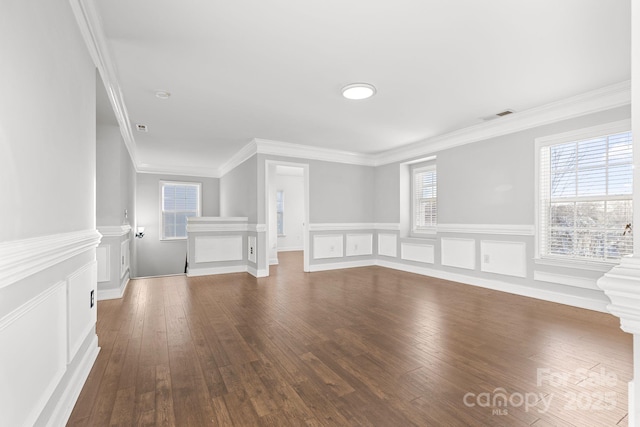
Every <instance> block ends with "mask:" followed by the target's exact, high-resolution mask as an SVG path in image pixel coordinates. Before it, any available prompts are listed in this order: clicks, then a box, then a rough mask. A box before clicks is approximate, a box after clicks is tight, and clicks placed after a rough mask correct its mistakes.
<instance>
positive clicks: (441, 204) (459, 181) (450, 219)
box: [374, 107, 631, 224]
mask: <svg viewBox="0 0 640 427" xmlns="http://www.w3.org/2000/svg"><path fill="white" fill-rule="evenodd" d="M630 115H631V113H630V108H629V107H620V108H616V109H613V110H608V111H604V112H600V113H596V114H591V115H587V116H583V117H578V118H575V119H571V120H565V121H562V122H557V123H553V124H549V125H546V126H540V127H537V128H533V129H528V130H526V131H522V132H517V133H513V134H510V135H505V136H501V137H497V138H492V139H488V140H485V141H479V142H476V143H472V144H467V145H463V146H460V147H455V148H451V149H448V150H444V151H441V152H436V153H431V154H435V155H437V160H436V165H437V170H438V223H440V224H533V223H534V202H535V194H534V191H535V186H534V184H535V182H534V181H535V171H534V168H535V153H534V145H535V141H534V140H535V138H538V137H542V136H546V135H553V134H556V133H561V132H567V131H570V130H575V129H580V128H585V127H589V126H595V125H598V124H602V123H608V122H613V121H616V120H623V119H628V118H629V117H630ZM407 160H411V159H407ZM400 168H401V166H400V163H393V164H389V165H384V166H380V167H378V168H376V171H375V183H376V188H375V202H374V205H375V207H376V215H375V218H376V222H393V223H398V222H400V203H399V197H400V196H399V194H400V191H406V192H409V191H410V190H409V188H405V189H401V188H400V187H401V185H400Z"/></svg>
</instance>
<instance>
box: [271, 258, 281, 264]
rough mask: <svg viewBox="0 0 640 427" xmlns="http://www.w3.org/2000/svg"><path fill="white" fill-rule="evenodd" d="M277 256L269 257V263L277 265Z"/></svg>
mask: <svg viewBox="0 0 640 427" xmlns="http://www.w3.org/2000/svg"><path fill="white" fill-rule="evenodd" d="M278 264H279V263H278V258H270V259H269V265H278Z"/></svg>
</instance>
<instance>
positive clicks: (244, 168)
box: [220, 155, 264, 224]
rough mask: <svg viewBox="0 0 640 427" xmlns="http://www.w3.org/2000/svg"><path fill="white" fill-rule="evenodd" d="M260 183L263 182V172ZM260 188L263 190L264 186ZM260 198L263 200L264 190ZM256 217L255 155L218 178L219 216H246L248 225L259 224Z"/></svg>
mask: <svg viewBox="0 0 640 427" xmlns="http://www.w3.org/2000/svg"><path fill="white" fill-rule="evenodd" d="M260 182H264V170H263V174H262V178H261V179H260ZM262 187H263V188H264V185H263V186H262ZM262 197H263V198H264V189H263V192H262ZM263 206H264V203H263ZM258 215H259V214H258V156H257V155H256V156H253V157H251V158H250V159H247V160H245V161H244V162H243V163H241V164H240V165H238V166H237V167H236V168H235V169H233V170H232V171H231V172H229V173H227V174H226V175H224V176H223V177H222V178H220V216H246V217H247V218H249V224H256V223H258V222H259V221H258ZM262 218H264V212H262ZM263 222H264V220H263Z"/></svg>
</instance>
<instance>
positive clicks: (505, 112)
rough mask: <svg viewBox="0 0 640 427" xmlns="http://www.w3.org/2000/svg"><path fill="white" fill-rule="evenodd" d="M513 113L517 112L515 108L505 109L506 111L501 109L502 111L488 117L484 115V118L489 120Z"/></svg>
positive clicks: (486, 120)
mask: <svg viewBox="0 0 640 427" xmlns="http://www.w3.org/2000/svg"><path fill="white" fill-rule="evenodd" d="M513 113H515V111H513V110H504V111H501V112H499V113H496V114H492V115H490V116H487V117H482V120H484V121H485V122H488V121H489V120H494V119H498V118H500V117H504V116H508V115H509V114H513Z"/></svg>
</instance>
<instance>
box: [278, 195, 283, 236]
mask: <svg viewBox="0 0 640 427" xmlns="http://www.w3.org/2000/svg"><path fill="white" fill-rule="evenodd" d="M276 215H277V224H278V235H280V236H284V192H283V191H282V190H278V191H277V192H276Z"/></svg>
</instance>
